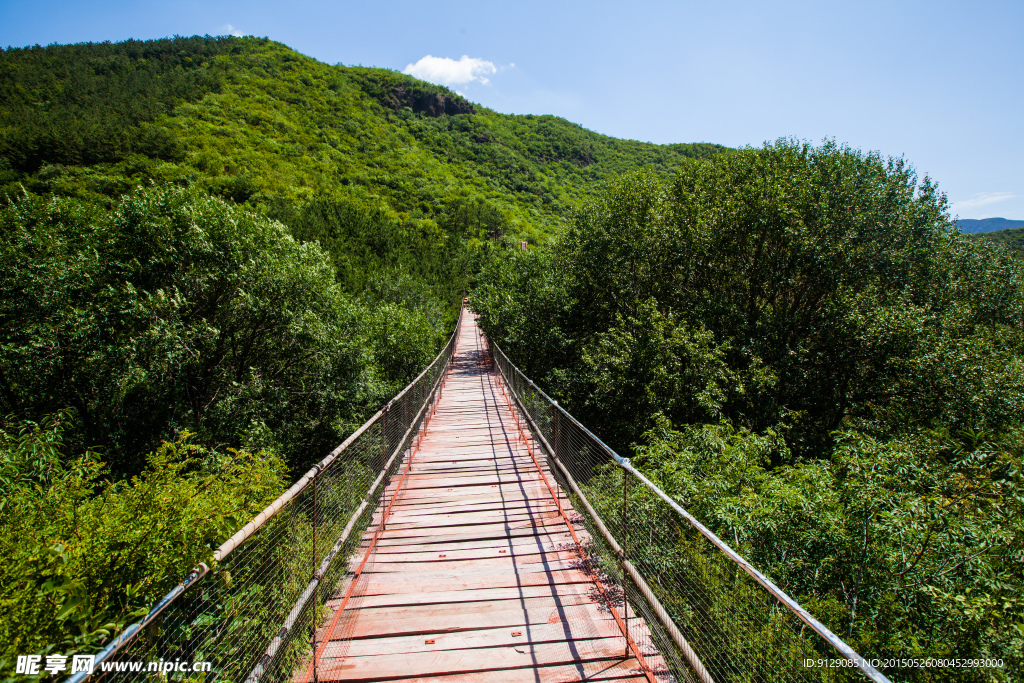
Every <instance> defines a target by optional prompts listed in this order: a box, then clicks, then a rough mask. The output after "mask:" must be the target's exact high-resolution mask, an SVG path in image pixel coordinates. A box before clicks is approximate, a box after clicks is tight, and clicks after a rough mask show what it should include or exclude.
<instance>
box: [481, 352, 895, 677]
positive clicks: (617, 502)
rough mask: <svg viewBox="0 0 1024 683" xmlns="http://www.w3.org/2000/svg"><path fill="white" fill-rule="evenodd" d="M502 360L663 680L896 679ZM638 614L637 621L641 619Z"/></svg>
mask: <svg viewBox="0 0 1024 683" xmlns="http://www.w3.org/2000/svg"><path fill="white" fill-rule="evenodd" d="M489 345H490V349H491V352H492V356H493V358H494V362H495V364H496V366H497V368H498V371H499V372H500V374H501V376H502V379H503V381H504V382H505V385H506V387H507V388H508V389H509V392H510V393H511V394H512V396H513V397H514V399H515V403H516V408H517V410H518V411H519V412H520V413H521V414H522V415H523V417H524V418H525V421H526V422H527V423H528V424H529V426H530V429H531V431H532V432H533V435H534V437H535V438H536V439H537V441H538V442H540V444H541V446H542V448H543V450H544V451H545V454H546V456H547V458H548V459H549V465H550V469H551V471H552V472H553V473H554V474H555V476H556V478H557V479H558V480H559V483H560V484H561V485H562V487H563V489H564V490H565V492H566V494H567V495H568V496H569V498H570V500H571V501H572V504H573V507H574V508H575V509H576V511H577V512H579V513H580V515H581V517H582V519H581V523H582V524H583V525H584V526H585V527H586V529H587V532H588V535H589V537H590V539H591V540H590V543H592V544H593V547H592V548H589V549H588V553H587V554H588V555H589V557H590V558H592V559H591V562H592V563H596V564H598V565H599V566H598V567H597V568H596V571H597V572H598V573H599V574H600V575H601V580H602V582H603V583H606V584H607V585H611V586H614V587H615V593H616V596H617V597H616V599H617V600H619V601H621V603H620V605H619V609H620V612H621V613H622V614H624V617H625V621H626V624H627V628H628V632H629V636H630V638H632V640H633V641H634V642H635V643H636V644H637V646H638V647H639V648H640V649H641V650H643V651H645V652H647V653H657V654H658V655H660V656H658V657H655V658H653V659H654V660H655V661H657V662H658V663H659V666H660V667H662V669H661V670H659V671H656V672H654V673H655V674H657V675H658V677H659V678H662V679H674V680H676V681H687V682H691V681H693V682H699V683H725V682H727V681H728V682H736V683H739V682H743V683H748V682H749V683H753V682H755V681H772V682H774V681H847V680H849V681H855V680H863V679H864V678H865V677H867V678H868V679H870V680H873V681H879V682H885V683H888V679H887V678H886V677H885V676H884V675H883V674H882V673H880V672H879V671H878V670H877V669H876V668H875V667H874V666H872V664H871V662H869V661H867V660H865V659H864V658H862V657H860V656H859V655H858V654H857V653H856V652H855V651H854V650H853V649H851V648H850V647H849V646H848V645H846V644H845V643H844V642H843V641H842V640H841V639H840V638H839V637H837V636H836V635H835V634H833V633H832V632H831V631H829V630H828V629H827V628H826V627H825V626H824V625H823V624H821V623H820V622H818V621H817V620H816V619H814V617H812V616H811V615H810V614H809V613H808V612H807V611H806V610H804V609H803V608H802V607H801V606H800V605H799V604H798V603H797V602H796V601H795V600H793V599H792V598H791V597H789V596H788V595H786V594H785V593H784V592H783V591H782V590H780V589H779V588H778V587H777V586H775V584H773V583H772V582H771V581H770V580H769V579H768V578H767V577H765V576H764V575H762V574H761V573H760V572H758V571H757V570H756V569H755V568H754V567H752V566H751V565H750V564H749V563H748V562H747V561H746V560H744V559H743V558H742V557H741V556H740V555H738V554H737V553H736V552H735V551H734V550H733V549H732V548H730V547H729V546H728V545H727V544H725V543H724V542H723V541H722V540H721V539H719V538H718V537H717V536H716V535H715V534H714V533H713V532H711V531H710V530H709V529H707V528H706V527H705V526H704V525H702V524H701V523H700V522H698V521H697V520H696V519H694V518H693V517H692V516H691V515H690V514H689V513H687V512H686V510H684V509H683V508H682V507H681V506H680V505H679V504H678V503H676V502H675V501H673V500H672V499H671V498H670V497H669V496H668V495H667V494H665V493H664V492H663V491H661V490H660V489H659V488H658V487H657V486H655V485H654V484H653V483H652V482H651V481H649V480H648V479H647V478H646V477H645V476H644V475H643V474H641V473H640V472H638V471H637V470H636V469H635V468H633V467H632V465H630V463H629V460H628V459H627V458H622V457H621V456H619V455H618V454H616V453H615V452H614V451H613V450H612V449H611V448H609V447H608V446H606V445H605V444H604V443H603V442H602V441H601V440H600V439H599V438H597V437H596V436H595V435H594V434H593V433H591V432H590V431H589V430H588V429H587V428H586V427H584V426H583V425H582V424H580V423H579V422H578V421H577V420H576V419H575V418H574V417H572V415H570V414H569V413H568V412H567V411H565V410H564V409H563V408H562V407H561V406H559V405H558V403H557V402H556V401H554V400H552V399H551V398H550V397H549V396H548V395H547V394H545V393H544V392H543V391H541V390H540V389H539V388H538V387H537V386H536V385H535V384H534V383H533V382H532V381H531V380H530V379H529V378H528V377H526V376H525V375H524V374H523V373H522V372H521V371H520V370H519V368H517V367H516V366H515V365H514V364H513V363H512V362H511V361H510V360H509V359H508V357H507V356H505V354H504V353H503V352H502V350H501V349H500V348H498V346H497V345H496V344H494V343H493V342H490V343H489ZM638 617H639V618H638Z"/></svg>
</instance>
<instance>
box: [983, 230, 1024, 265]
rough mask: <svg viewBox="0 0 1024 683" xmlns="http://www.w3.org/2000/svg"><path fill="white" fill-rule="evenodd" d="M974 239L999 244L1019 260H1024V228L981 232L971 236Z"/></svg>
mask: <svg viewBox="0 0 1024 683" xmlns="http://www.w3.org/2000/svg"><path fill="white" fill-rule="evenodd" d="M972 237H974V238H975V239H983V240H992V241H993V242H995V243H996V244H1001V245H1003V246H1004V247H1006V248H1007V249H1009V250H1010V251H1011V252H1013V253H1014V254H1016V255H1017V256H1018V257H1020V258H1024V228H1014V229H1012V230H998V231H996V232H983V233H978V234H977V235H972Z"/></svg>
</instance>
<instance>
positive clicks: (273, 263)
mask: <svg viewBox="0 0 1024 683" xmlns="http://www.w3.org/2000/svg"><path fill="white" fill-rule="evenodd" d="M0 222H2V224H3V226H4V232H5V235H6V240H5V244H4V247H3V252H2V254H0V261H2V263H3V267H2V268H0V272H2V275H0V291H2V295H0V301H2V303H0V321H2V323H0V330H2V334H3V346H2V349H0V388H2V394H0V402H2V405H3V409H4V410H5V411H6V412H11V413H18V414H22V415H39V414H49V413H53V412H56V411H59V410H62V409H64V408H65V407H68V406H71V407H73V408H74V409H75V411H76V412H77V415H78V418H79V420H80V426H79V429H78V430H77V434H76V436H75V438H76V439H77V441H76V442H77V443H79V444H90V445H96V446H102V447H103V450H104V451H105V455H106V459H107V462H108V463H109V464H110V465H111V466H112V467H113V469H114V471H115V472H118V473H133V472H136V471H138V470H139V468H140V467H141V466H142V464H143V463H142V462H141V461H140V460H139V458H138V454H139V453H144V452H145V449H146V447H147V445H148V444H152V443H154V442H155V441H157V440H158V439H161V438H164V439H170V438H173V437H174V435H175V434H177V433H178V432H180V431H182V430H184V429H186V428H187V429H194V430H197V431H198V432H199V434H200V435H201V438H203V440H204V441H207V442H210V443H224V444H229V445H234V446H237V447H248V448H260V447H267V448H274V449H275V450H278V451H279V452H280V453H281V454H282V455H284V456H285V457H287V458H289V459H290V460H291V461H292V463H293V464H294V465H296V469H298V468H299V467H298V465H300V464H302V463H304V462H309V461H311V460H314V459H317V458H319V457H320V456H321V455H322V453H324V452H326V451H328V450H330V448H331V447H333V446H334V445H336V444H337V443H338V442H340V440H341V439H342V438H343V436H344V434H345V432H346V430H347V429H350V428H351V427H350V425H352V424H358V423H359V422H360V421H361V419H362V416H363V415H364V414H366V412H367V411H368V410H370V409H371V408H374V409H375V407H376V405H377V404H379V403H380V402H382V401H384V400H386V398H387V397H388V396H389V395H390V394H391V393H392V392H394V391H397V388H399V387H401V386H402V385H403V384H404V383H405V382H406V381H408V380H409V379H411V377H412V376H415V374H416V372H418V371H419V369H421V368H422V366H423V365H425V364H426V360H427V359H429V358H430V357H432V355H433V352H434V351H435V350H436V348H437V347H438V346H439V344H438V328H439V327H440V325H439V321H438V319H437V316H435V318H434V319H433V320H431V319H428V318H427V317H426V316H425V315H424V314H422V313H417V312H414V311H410V310H408V309H406V308H402V307H398V306H391V307H390V308H388V309H387V315H388V317H389V319H390V320H391V321H392V322H393V324H392V327H391V330H392V333H391V334H390V336H388V335H384V334H382V333H381V332H380V323H379V320H380V318H381V315H382V314H383V313H384V311H382V310H379V309H376V310H375V309H370V308H368V307H366V306H365V305H363V304H361V303H360V302H358V301H355V300H353V299H352V298H351V297H350V296H348V295H346V294H345V293H344V292H343V291H342V290H341V287H340V286H339V285H338V284H337V283H336V282H335V278H334V270H333V269H332V267H331V266H330V264H329V263H328V262H327V260H326V258H325V256H324V254H323V252H322V251H321V250H320V249H318V248H317V247H316V246H315V245H313V244H300V243H298V242H296V241H295V240H294V239H292V238H291V237H290V236H288V235H287V233H286V231H285V229H284V227H283V226H281V225H280V224H278V223H274V222H272V221H270V220H267V219H266V218H262V217H259V216H257V215H255V214H253V213H251V212H248V211H245V210H242V209H238V208H234V207H232V206H230V205H229V204H227V203H225V202H223V201H221V200H218V199H211V198H207V197H205V196H203V195H202V194H200V193H197V192H195V191H185V190H180V189H173V188H155V189H148V190H139V191H137V192H135V193H134V194H132V195H131V196H128V197H126V198H124V199H123V200H122V202H121V203H120V204H119V205H118V206H117V208H116V209H115V210H114V211H112V212H111V213H109V214H104V213H103V212H102V211H98V210H96V209H95V208H94V207H92V206H90V205H88V204H83V203H81V202H77V201H74V200H50V201H47V200H44V199H41V198H36V197H32V196H26V197H24V198H23V199H22V200H20V201H18V202H16V203H14V204H11V205H10V206H8V207H6V208H5V209H3V210H2V211H0ZM442 334H443V332H442ZM396 345H398V346H404V347H405V352H406V354H407V355H406V357H405V358H406V359H408V363H405V364H402V363H396V362H395V360H394V355H395V351H394V348H395V346H396ZM378 356H379V359H380V360H379V362H378ZM410 364H412V365H410ZM414 366H415V367H414ZM371 412H372V411H371Z"/></svg>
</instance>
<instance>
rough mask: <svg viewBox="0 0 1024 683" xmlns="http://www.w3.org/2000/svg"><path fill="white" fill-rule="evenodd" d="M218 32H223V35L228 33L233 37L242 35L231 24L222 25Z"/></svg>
mask: <svg viewBox="0 0 1024 683" xmlns="http://www.w3.org/2000/svg"><path fill="white" fill-rule="evenodd" d="M220 30H221V31H224V32H225V33H230V34H231V35H233V36H241V35H242V32H241V31H239V30H238V29H237V28H235V27H234V26H232V25H231V24H224V25H223V26H221V27H220Z"/></svg>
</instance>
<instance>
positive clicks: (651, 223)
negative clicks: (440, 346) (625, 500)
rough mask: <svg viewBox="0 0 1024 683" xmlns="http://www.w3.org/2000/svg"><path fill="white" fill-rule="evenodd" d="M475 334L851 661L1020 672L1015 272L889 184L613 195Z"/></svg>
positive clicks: (713, 176)
mask: <svg viewBox="0 0 1024 683" xmlns="http://www.w3.org/2000/svg"><path fill="white" fill-rule="evenodd" d="M474 306H475V307H476V308H477V310H479V311H480V313H481V315H482V318H481V324H482V325H483V327H484V329H485V331H486V332H487V334H488V335H489V336H490V337H491V338H493V339H494V340H496V341H497V342H498V344H499V345H500V346H501V347H502V348H503V349H504V350H505V351H506V352H507V353H508V354H509V355H510V356H511V357H512V358H513V359H514V360H515V362H517V363H519V364H521V367H522V369H523V370H524V371H525V372H526V373H527V374H528V375H530V376H531V377H533V378H534V379H535V380H537V381H538V383H539V384H541V385H542V386H543V387H544V388H545V389H547V390H548V391H549V392H550V393H551V394H552V395H553V396H554V397H555V398H556V399H558V400H559V401H560V402H561V403H562V404H563V405H564V406H566V407H567V408H568V409H569V410H570V411H572V412H573V413H574V414H575V415H577V416H578V417H579V418H580V419H581V420H582V421H583V422H584V423H585V424H588V425H591V426H593V428H594V429H595V431H597V433H598V434H599V435H600V436H602V437H603V438H604V439H606V440H607V441H608V442H609V443H610V444H611V445H612V446H613V447H614V448H616V449H618V450H619V451H620V452H622V453H623V454H624V455H630V456H632V457H633V458H634V460H633V462H634V464H635V465H636V466H637V467H638V468H639V469H640V470H642V471H643V472H645V473H646V474H648V475H649V476H650V477H651V478H652V479H653V480H654V481H656V482H657V483H658V484H659V485H660V486H662V487H663V488H664V489H665V490H666V491H667V492H668V493H669V494H670V495H672V496H673V497H674V498H676V500H678V501H680V502H681V503H682V504H683V505H684V506H685V507H686V508H687V509H688V510H689V511H690V512H691V513H693V514H694V515H695V516H696V517H698V518H699V519H700V520H702V521H703V522H704V523H706V524H708V525H709V526H710V527H711V528H712V529H713V530H715V531H716V532H717V533H718V534H720V535H721V536H722V537H723V538H726V539H729V542H730V543H735V545H736V548H737V550H738V551H739V552H741V553H742V554H743V555H744V556H746V557H747V558H748V559H750V560H751V561H752V562H753V563H754V564H755V566H757V567H759V568H760V569H761V570H763V571H764V572H765V573H767V574H768V575H769V576H770V577H771V578H772V579H773V580H774V581H775V582H777V583H778V584H779V585H780V586H783V587H785V589H786V590H787V591H789V592H790V593H791V594H793V595H794V596H795V597H796V598H797V599H798V600H799V601H800V603H801V604H803V605H804V606H805V607H807V608H808V609H809V610H810V611H811V612H812V613H813V614H815V615H816V616H817V617H818V618H819V619H821V620H822V621H823V622H824V623H825V624H826V625H827V626H828V627H829V628H830V629H832V630H833V631H834V632H835V633H837V634H839V635H840V636H841V637H843V638H845V639H848V642H849V643H850V645H852V646H853V647H854V649H856V650H857V651H858V652H859V653H861V654H862V655H864V656H868V657H894V656H895V657H982V656H984V657H995V658H1003V659H1004V661H1005V662H1006V666H1005V668H1004V669H1003V670H999V671H996V670H987V671H979V670H966V669H961V670H949V669H946V670H931V671H930V670H927V669H910V668H908V669H904V670H889V671H887V672H886V673H887V675H890V676H891V677H892V678H893V680H906V681H933V680H935V681H937V680H963V681H975V680H977V681H982V680H984V681H988V680H1018V679H1017V678H1016V675H1017V672H1019V671H1020V668H1021V666H1024V658H1022V652H1024V599H1022V596H1024V592H1022V587H1024V563H1022V562H1021V557H1022V554H1024V488H1022V484H1024V482H1022V469H1021V464H1022V462H1021V456H1022V451H1024V428H1022V420H1024V270H1022V263H1021V262H1020V261H1018V260H1016V259H1015V258H1014V257H1013V256H1012V255H1011V254H1010V253H1009V252H1007V251H1006V250H1004V249H1003V248H1001V247H999V246H995V245H993V244H992V243H991V242H989V241H986V240H980V239H979V240H973V239H970V238H968V237H966V236H963V235H961V234H960V233H959V232H958V231H957V230H956V228H955V226H954V225H953V223H952V221H951V219H950V217H949V214H948V211H947V206H946V200H945V197H944V196H943V195H941V194H940V193H938V192H937V190H936V188H935V185H934V184H933V183H932V182H931V181H930V180H929V179H927V178H925V179H923V180H919V179H918V178H917V177H916V176H915V174H914V172H913V170H912V169H911V168H909V167H908V166H907V165H906V164H905V163H904V162H903V161H902V160H892V159H884V158H881V157H879V156H877V155H874V154H868V155H865V154H863V153H860V152H858V151H856V150H851V149H848V148H845V147H841V146H838V145H835V144H834V143H825V144H824V145H822V146H820V147H814V146H810V145H807V144H802V143H797V142H793V141H786V140H783V141H779V142H778V143H775V144H771V145H766V146H765V147H763V148H760V149H744V150H739V151H737V152H736V153H733V154H726V155H719V156H717V157H713V158H710V159H701V160H693V161H689V162H686V163H684V164H683V165H682V167H681V168H680V169H679V171H678V172H677V173H676V174H675V175H674V177H672V178H671V179H670V180H665V179H664V178H662V177H659V176H658V175H656V174H653V173H650V172H636V173H632V174H627V175H625V176H624V177H622V178H621V179H619V180H618V181H617V182H615V183H614V184H613V185H612V186H611V187H610V188H609V189H607V190H606V191H605V192H604V193H603V194H602V195H601V196H600V197H599V198H597V199H595V200H592V201H590V202H588V203H586V204H585V205H584V206H583V207H581V209H580V210H579V211H577V212H576V213H575V214H574V216H573V218H572V220H571V222H570V224H569V226H568V228H567V229H566V231H565V232H564V234H563V235H561V238H560V239H559V240H558V241H557V242H556V243H555V244H554V245H552V247H551V248H548V249H537V250H531V251H529V252H526V253H523V252H515V251H512V252H509V253H508V254H507V255H506V257H505V258H503V259H496V260H494V261H492V262H491V263H489V264H488V265H487V266H486V267H485V269H484V272H483V273H482V274H481V275H480V276H479V285H478V287H477V289H476V290H475V292H474Z"/></svg>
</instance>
